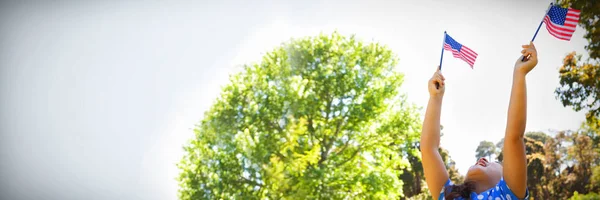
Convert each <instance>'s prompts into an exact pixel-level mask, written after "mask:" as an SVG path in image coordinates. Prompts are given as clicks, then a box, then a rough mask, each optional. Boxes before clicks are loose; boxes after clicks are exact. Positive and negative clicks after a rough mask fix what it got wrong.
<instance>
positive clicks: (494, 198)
mask: <svg viewBox="0 0 600 200" xmlns="http://www.w3.org/2000/svg"><path fill="white" fill-rule="evenodd" d="M450 185H454V184H453V183H452V181H450V179H448V181H446V184H444V187H442V191H441V192H440V196H439V198H438V199H439V200H444V189H445V188H446V187H448V186H450ZM457 199H458V200H463V198H462V197H460V198H457ZM469 199H476V200H481V199H482V200H519V198H517V196H515V194H514V193H513V192H512V191H511V190H510V188H508V185H506V182H505V181H504V178H501V179H500V182H498V184H496V187H493V188H490V189H488V190H486V191H484V192H482V193H480V194H477V193H476V192H471V198H469ZM523 199H529V190H526V192H525V198H523Z"/></svg>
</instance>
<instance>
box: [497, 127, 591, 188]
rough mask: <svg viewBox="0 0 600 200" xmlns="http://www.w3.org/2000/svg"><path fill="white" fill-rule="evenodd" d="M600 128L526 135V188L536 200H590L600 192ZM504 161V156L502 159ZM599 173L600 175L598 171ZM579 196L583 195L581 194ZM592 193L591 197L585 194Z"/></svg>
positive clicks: (500, 157)
mask: <svg viewBox="0 0 600 200" xmlns="http://www.w3.org/2000/svg"><path fill="white" fill-rule="evenodd" d="M599 135H600V129H597V127H593V126H591V125H590V124H589V123H586V124H584V126H582V128H581V129H579V130H577V131H560V132H557V133H555V135H554V137H552V136H549V135H547V134H545V133H543V132H530V133H526V134H525V138H524V140H525V150H526V154H527V187H528V189H529V191H530V196H531V197H533V199H569V197H573V198H572V199H587V198H588V196H589V197H595V196H597V194H592V193H593V192H598V190H599V189H600V187H599V185H598V184H597V183H598V182H597V181H600V180H599V179H600V145H599V144H598V143H597V142H594V141H596V140H598V139H599ZM499 159H500V160H502V155H500V156H499ZM596 170H598V172H596ZM576 193H577V194H584V195H579V196H577V195H576ZM586 194H589V195H586Z"/></svg>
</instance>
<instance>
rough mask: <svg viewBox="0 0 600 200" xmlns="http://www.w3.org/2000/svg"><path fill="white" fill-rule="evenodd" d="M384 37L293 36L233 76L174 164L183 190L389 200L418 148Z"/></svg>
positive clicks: (227, 195)
mask: <svg viewBox="0 0 600 200" xmlns="http://www.w3.org/2000/svg"><path fill="white" fill-rule="evenodd" d="M396 64H397V58H396V56H395V55H394V54H393V53H392V52H391V51H390V50H389V48H387V47H386V46H383V45H380V44H377V43H370V44H365V43H363V42H361V41H358V40H357V39H356V38H355V37H354V36H352V37H344V36H342V35H340V34H338V33H333V34H331V35H319V36H316V37H306V38H300V39H295V40H291V41H289V42H287V43H284V44H282V45H281V46H279V47H277V48H275V49H274V50H273V51H271V52H268V53H267V54H266V55H265V56H264V57H263V59H262V61H261V62H260V63H257V64H251V65H246V66H245V67H244V70H243V71H242V72H240V73H238V74H236V75H233V76H232V77H231V82H230V83H229V84H228V85H227V86H225V87H224V88H223V91H222V93H221V96H220V97H219V98H218V99H217V100H216V101H215V103H214V104H213V106H212V107H211V108H210V109H209V111H207V112H206V113H205V115H204V118H203V119H202V121H201V122H200V123H199V124H198V125H197V126H196V128H195V129H194V132H195V137H194V138H193V139H192V140H191V141H190V142H189V144H187V145H185V147H184V149H185V151H186V154H185V156H184V157H183V159H182V160H181V162H180V163H179V164H178V166H179V168H180V170H181V172H180V175H179V177H178V181H179V185H180V189H179V198H180V199H341V198H358V199H393V198H399V197H402V196H403V191H402V188H403V181H402V180H401V179H400V176H401V175H402V172H403V170H404V169H410V168H411V167H412V166H410V163H409V160H408V158H410V157H411V156H413V157H419V155H420V154H419V153H418V149H417V148H415V142H417V141H418V137H419V134H420V130H421V127H420V126H421V125H420V120H419V117H418V115H417V111H416V109H417V108H416V107H415V106H413V105H412V104H408V103H406V99H405V96H404V95H402V94H400V93H399V92H398V89H399V87H400V86H401V84H402V80H403V75H402V74H401V73H399V72H398V71H397V67H396Z"/></svg>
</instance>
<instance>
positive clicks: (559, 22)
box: [544, 6, 580, 41]
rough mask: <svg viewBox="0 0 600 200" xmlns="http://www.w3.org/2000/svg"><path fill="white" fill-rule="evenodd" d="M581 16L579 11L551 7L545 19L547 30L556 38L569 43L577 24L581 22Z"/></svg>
mask: <svg viewBox="0 0 600 200" xmlns="http://www.w3.org/2000/svg"><path fill="white" fill-rule="evenodd" d="M579 14H580V11H579V10H575V9H572V8H568V9H567V8H561V7H559V6H551V7H550V10H548V13H546V16H545V17H544V23H546V29H548V32H549V33H550V34H551V35H553V36H554V37H556V38H558V39H561V40H567V41H569V40H571V36H573V33H574V32H575V27H576V26H577V22H579Z"/></svg>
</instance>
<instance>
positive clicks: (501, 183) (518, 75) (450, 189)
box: [421, 42, 538, 200]
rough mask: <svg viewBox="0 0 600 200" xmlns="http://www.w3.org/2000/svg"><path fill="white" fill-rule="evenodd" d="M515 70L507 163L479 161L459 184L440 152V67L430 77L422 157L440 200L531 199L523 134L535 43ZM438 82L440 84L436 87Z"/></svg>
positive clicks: (525, 49) (432, 189) (526, 48)
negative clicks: (450, 174)
mask: <svg viewBox="0 0 600 200" xmlns="http://www.w3.org/2000/svg"><path fill="white" fill-rule="evenodd" d="M522 47H523V50H522V51H521V54H522V55H523V57H525V60H524V61H521V58H522V57H519V59H518V60H517V62H516V63H515V67H514V71H513V83H512V91H511V95H510V105H509V106H508V120H507V124H506V133H505V135H504V147H503V150H502V152H503V156H504V160H503V164H502V165H501V164H499V163H495V162H489V161H488V160H486V159H485V158H480V159H479V160H477V162H476V163H475V165H473V166H471V167H470V168H469V171H468V172H467V175H466V176H465V180H464V183H462V184H457V185H455V184H454V183H452V182H451V181H450V179H449V178H448V172H447V171H446V167H445V165H444V162H443V161H442V157H441V156H440V154H439V152H438V147H439V143H440V112H441V110H442V99H443V97H444V91H445V83H444V80H445V78H444V76H443V75H442V74H441V72H440V71H439V70H438V71H437V72H435V74H434V75H433V77H431V79H430V80H429V84H428V85H429V103H428V105H427V111H426V113H425V120H424V122H423V130H422V133H421V156H422V161H423V168H424V171H425V180H426V181H427V186H428V187H429V190H430V192H431V195H432V196H433V197H434V198H435V197H438V199H484V200H488V199H493V200H500V199H502V200H513V199H528V198H529V191H528V190H527V167H526V158H525V144H524V141H523V134H524V132H525V124H526V119H527V113H526V110H527V94H526V92H527V91H526V90H527V89H526V87H525V76H526V75H527V73H529V71H531V70H532V69H533V68H534V67H535V66H536V65H537V62H538V60H537V51H536V49H535V46H534V45H533V43H531V42H530V43H529V45H523V46H522ZM436 84H437V85H439V87H436Z"/></svg>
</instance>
